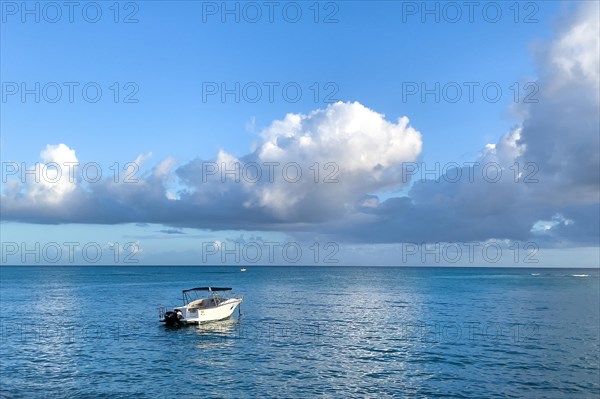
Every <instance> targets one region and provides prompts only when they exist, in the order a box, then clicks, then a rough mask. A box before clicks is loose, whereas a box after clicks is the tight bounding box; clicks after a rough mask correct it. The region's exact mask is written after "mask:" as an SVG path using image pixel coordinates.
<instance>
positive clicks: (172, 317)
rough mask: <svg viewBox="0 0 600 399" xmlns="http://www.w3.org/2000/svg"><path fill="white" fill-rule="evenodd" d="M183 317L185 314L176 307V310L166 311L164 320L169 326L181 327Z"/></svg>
mask: <svg viewBox="0 0 600 399" xmlns="http://www.w3.org/2000/svg"><path fill="white" fill-rule="evenodd" d="M182 318H183V315H182V314H181V310H179V309H176V310H174V311H168V312H166V313H165V318H164V319H163V321H164V322H165V325H166V326H168V327H181V326H182V325H183V322H182V321H181V319H182Z"/></svg>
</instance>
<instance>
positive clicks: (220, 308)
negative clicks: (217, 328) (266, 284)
mask: <svg viewBox="0 0 600 399" xmlns="http://www.w3.org/2000/svg"><path fill="white" fill-rule="evenodd" d="M204 301H205V303H200V304H197V305H195V304H194V303H193V302H192V303H190V304H187V305H186V306H180V307H176V308H175V310H180V311H181V315H182V318H181V320H180V321H181V322H182V323H183V324H200V323H205V322H209V321H217V320H223V319H227V318H229V317H231V315H232V314H233V312H234V311H235V309H236V308H237V307H238V306H239V304H240V303H242V299H241V298H230V299H226V300H224V301H222V302H219V303H218V304H215V303H213V302H210V303H207V302H209V301H211V300H210V299H204Z"/></svg>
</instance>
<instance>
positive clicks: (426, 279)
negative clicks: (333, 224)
mask: <svg viewBox="0 0 600 399" xmlns="http://www.w3.org/2000/svg"><path fill="white" fill-rule="evenodd" d="M0 272H1V297H0V302H1V314H0V316H1V326H0V327H1V336H0V356H1V371H0V372H1V375H0V376H1V385H0V386H1V389H2V391H1V392H2V393H1V396H2V397H3V398H32V397H33V398H38V397H39V398H53V397H64V398H120V397H122V398H138V397H140V398H143V397H148V398H150V397H152V398H154V397H166V398H169V397H172V398H175V397H192V396H194V397H230V398H244V397H277V398H312V397H331V398H349V397H357V398H358V397H361V398H362V397H373V398H385V397H394V398H397V397H461V398H465V397H469V398H470V397H472V398H491V397H503V398H504V397H525V398H538V397H540V398H541V397H549V398H554V397H556V398H597V397H598V396H599V395H600V370H599V361H600V360H599V355H600V337H599V334H600V333H599V329H600V315H599V312H600V310H599V309H600V294H599V287H600V276H599V273H598V269H594V270H590V269H584V270H580V269H487V268H486V269H480V268H477V269H475V268H459V269H450V268H447V269H444V268H366V267H352V268H345V267H335V268H334V267H248V271H247V272H246V273H241V272H240V271H239V269H238V268H233V267H231V268H228V267H122V266H118V267H2V268H0ZM582 275H585V276H582ZM200 285H213V286H231V287H233V288H234V293H236V294H241V295H243V296H244V303H243V304H242V307H241V309H242V316H241V318H239V319H238V315H237V312H236V313H235V314H234V318H233V319H231V320H227V321H224V322H216V323H210V324H208V325H205V326H201V327H187V328H182V329H175V330H170V329H167V328H165V327H164V326H163V325H162V324H161V323H159V322H158V311H157V308H158V306H160V305H161V304H162V305H168V306H173V305H175V306H177V305H180V304H181V298H180V295H181V290H182V289H185V288H192V287H195V286H200Z"/></svg>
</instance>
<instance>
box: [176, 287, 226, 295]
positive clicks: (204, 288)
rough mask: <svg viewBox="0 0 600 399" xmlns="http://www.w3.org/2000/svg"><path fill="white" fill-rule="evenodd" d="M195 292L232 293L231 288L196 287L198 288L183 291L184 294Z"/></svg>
mask: <svg viewBox="0 0 600 399" xmlns="http://www.w3.org/2000/svg"><path fill="white" fill-rule="evenodd" d="M193 291H209V292H214V291H231V288H229V287H196V288H190V289H189V290H183V293H184V294H185V293H188V292H193Z"/></svg>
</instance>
